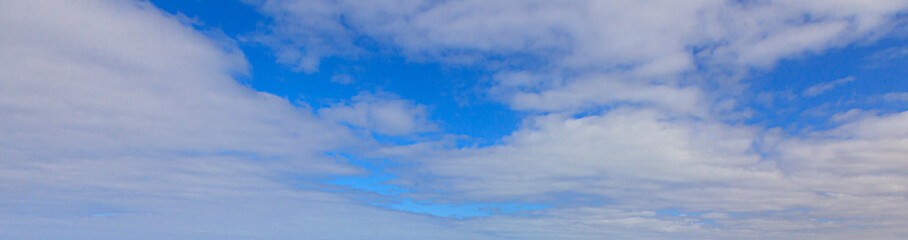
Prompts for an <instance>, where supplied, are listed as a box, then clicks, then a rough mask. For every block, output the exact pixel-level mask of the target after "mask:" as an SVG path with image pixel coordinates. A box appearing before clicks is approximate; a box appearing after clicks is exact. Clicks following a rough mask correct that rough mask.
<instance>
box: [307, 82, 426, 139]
mask: <svg viewBox="0 0 908 240" xmlns="http://www.w3.org/2000/svg"><path fill="white" fill-rule="evenodd" d="M318 114H319V115H320V116H322V117H323V118H325V119H329V120H333V121H337V122H341V123H346V124H350V125H352V126H356V127H362V128H366V129H369V130H371V131H374V132H376V133H380V134H387V135H395V136H405V135H411V134H414V133H420V132H428V131H435V130H437V126H436V125H435V124H433V123H432V122H431V121H430V120H429V119H428V118H427V117H428V115H429V114H428V113H427V112H426V106H424V105H419V104H415V103H413V102H411V101H408V100H404V99H400V98H399V97H397V96H396V95H393V94H390V93H385V92H378V93H376V94H371V93H368V92H361V93H359V95H356V96H354V97H353V98H352V99H351V101H350V102H346V103H339V104H335V105H334V106H331V107H328V108H322V109H319V110H318Z"/></svg>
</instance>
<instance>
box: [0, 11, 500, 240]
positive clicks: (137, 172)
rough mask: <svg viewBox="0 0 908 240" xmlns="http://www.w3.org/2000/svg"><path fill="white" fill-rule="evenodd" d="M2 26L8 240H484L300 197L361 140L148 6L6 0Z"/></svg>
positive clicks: (2, 156) (421, 220)
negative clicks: (245, 77) (251, 79)
mask: <svg viewBox="0 0 908 240" xmlns="http://www.w3.org/2000/svg"><path fill="white" fill-rule="evenodd" d="M0 30H2V32H4V33H5V34H2V35H0V112H2V114H0V182H3V184H0V222H3V224H0V238H4V239H225V238H229V239H233V238H242V239H297V238H306V239H364V238H378V239H427V238H443V239H483V238H485V237H484V236H482V235H476V234H471V233H469V232H463V231H457V230H456V229H457V228H456V226H455V227H452V226H445V225H446V223H444V222H443V221H439V220H438V219H434V218H429V217H425V216H416V215H411V214H403V213H398V212H393V211H389V210H382V209H379V208H376V207H371V206H366V205H361V204H359V203H357V202H354V201H352V200H348V199H346V198H344V197H342V196H338V195H332V194H326V193H320V192H317V191H314V190H305V189H301V188H299V187H297V186H295V184H296V183H298V182H297V181H300V180H299V179H311V178H317V177H319V176H324V175H326V174H342V173H353V172H355V169H353V168H350V167H348V166H345V165H340V164H338V163H337V162H336V160H335V159H331V158H329V157H325V156H324V155H322V152H324V151H331V150H334V149H337V148H339V147H350V146H355V145H356V144H358V143H359V142H362V141H364V140H362V139H356V138H354V137H353V135H354V134H352V133H351V131H350V130H348V129H346V128H344V127H342V126H340V125H338V124H333V123H330V122H327V121H324V120H321V119H320V118H319V117H318V116H315V115H314V114H312V113H311V112H309V110H307V109H305V108H298V107H295V106H293V105H291V104H290V103H289V102H288V101H287V100H286V99H282V98H279V97H276V96H274V95H271V94H268V93H262V92H256V91H254V90H251V89H248V88H246V87H244V86H242V85H240V84H238V83H237V82H236V81H234V79H233V78H232V75H235V74H242V73H243V72H245V71H246V68H247V66H246V63H245V60H244V59H243V55H242V54H241V53H239V52H238V51H237V49H236V47H234V46H232V45H230V44H229V42H228V41H227V40H221V41H219V40H213V39H211V38H210V36H205V35H203V34H201V33H199V32H197V31H196V30H194V29H193V28H192V27H191V26H187V25H183V24H181V23H179V22H178V20H177V18H176V17H173V16H169V15H167V14H164V13H163V12H161V11H159V10H157V9H156V8H155V7H154V6H152V5H151V4H149V3H147V2H143V1H100V0H85V1H65V0H64V1H18V0H13V1H2V2H0ZM48 229H52V230H48ZM438 234H441V235H438Z"/></svg>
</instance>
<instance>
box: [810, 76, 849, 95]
mask: <svg viewBox="0 0 908 240" xmlns="http://www.w3.org/2000/svg"><path fill="white" fill-rule="evenodd" d="M854 80H855V78H854V76H848V77H845V78H841V79H836V80H835V81H832V82H825V83H820V84H817V85H813V86H810V87H809V88H807V89H805V90H804V92H802V93H801V95H802V96H805V97H816V96H819V95H821V94H823V93H825V92H827V91H829V90H832V89H833V88H836V87H839V86H842V85H845V84H847V83H850V82H853V81H854Z"/></svg>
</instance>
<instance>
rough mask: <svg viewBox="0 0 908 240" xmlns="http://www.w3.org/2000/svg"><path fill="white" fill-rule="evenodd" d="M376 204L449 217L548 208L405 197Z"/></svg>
mask: <svg viewBox="0 0 908 240" xmlns="http://www.w3.org/2000/svg"><path fill="white" fill-rule="evenodd" d="M372 204H373V205H375V206H381V207H387V208H391V209H397V210H402V211H408V212H414V213H422V214H428V215H432V216H438V217H448V218H458V219H464V218H471V217H488V216H492V215H498V214H508V215H510V214H518V213H526V212H527V211H531V210H542V209H546V208H548V206H546V205H542V204H528V203H462V204H436V203H432V202H431V201H424V202H416V201H413V200H412V199H406V198H403V199H401V200H400V201H397V202H394V203H372Z"/></svg>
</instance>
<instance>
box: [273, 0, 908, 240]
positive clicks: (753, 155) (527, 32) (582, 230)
mask: <svg viewBox="0 0 908 240" xmlns="http://www.w3.org/2000/svg"><path fill="white" fill-rule="evenodd" d="M266 2H267V3H264V4H262V3H260V5H261V6H265V7H262V10H263V12H264V13H266V14H268V15H276V16H284V15H292V16H295V17H306V16H307V15H306V14H304V13H303V12H298V11H295V10H292V9H291V10H285V9H280V8H269V7H267V6H268V4H290V3H298V4H303V3H310V2H312V1H280V0H275V1H266ZM326 3H327V4H329V5H331V6H332V7H333V10H335V11H337V12H336V13H335V14H337V15H343V16H344V21H345V22H344V23H345V24H346V26H349V27H348V28H344V29H343V31H341V32H343V33H345V34H354V35H356V36H358V37H369V38H372V39H374V40H376V41H377V42H379V43H384V44H386V45H387V46H388V47H389V48H392V49H395V50H399V52H400V53H401V54H403V55H406V56H407V57H409V58H410V59H412V60H416V61H438V62H443V63H449V64H461V65H465V66H470V67H486V68H489V69H491V70H492V71H495V72H496V75H495V77H493V78H492V79H493V80H492V81H493V84H492V85H493V87H492V88H491V89H489V92H490V93H492V97H494V98H497V99H499V100H501V101H502V102H505V103H507V104H509V105H510V106H511V107H512V108H514V109H517V110H521V111H526V112H530V113H531V115H530V116H529V117H528V119H527V120H526V123H525V125H524V126H522V127H521V128H520V130H518V131H516V132H514V133H512V134H511V135H510V136H508V137H506V138H505V139H503V140H502V141H501V142H499V143H498V144H496V145H494V146H489V147H482V148H468V149H456V150H445V149H443V148H442V149H439V147H437V146H435V145H432V143H423V144H414V145H412V146H405V147H400V146H398V147H393V148H389V149H383V152H381V151H380V152H378V153H375V154H376V155H381V154H385V156H386V157H392V158H394V159H406V161H413V162H416V163H417V164H414V165H416V166H417V167H413V168H412V169H410V168H408V170H415V172H408V171H401V172H396V173H397V174H399V175H400V176H401V179H396V180H395V182H396V183H399V184H402V185H405V186H407V187H410V188H412V189H415V190H416V191H414V192H411V193H408V194H407V195H408V196H411V197H414V198H417V199H433V200H435V201H447V202H451V203H458V202H471V201H525V202H541V203H553V202H554V204H555V205H556V207H554V208H552V209H547V210H542V211H537V212H534V213H533V214H531V215H530V216H528V217H519V216H496V217H492V218H488V219H481V220H477V221H475V222H478V223H479V224H478V225H472V227H473V228H475V229H482V230H485V231H492V232H497V233H499V234H501V235H502V236H509V237H514V238H519V239H598V238H601V236H603V235H608V236H616V237H618V238H630V239H646V238H651V239H669V238H696V239H729V238H735V239H767V238H772V239H819V238H834V237H842V238H849V237H866V236H873V237H874V238H880V239H899V238H904V236H905V234H906V233H905V231H904V230H902V228H900V227H899V226H903V225H904V221H903V220H900V219H906V217H905V216H906V214H908V213H906V212H904V211H903V210H899V209H897V208H896V206H900V205H904V197H903V196H904V194H905V192H904V191H905V190H904V188H903V186H902V185H903V184H902V183H903V181H904V176H905V174H904V169H906V168H908V167H905V166H901V164H897V163H894V164H895V165H893V166H891V167H890V170H889V171H884V170H883V169H882V166H885V165H886V164H887V163H892V161H895V159H903V158H904V156H902V154H903V151H899V150H898V147H897V146H903V145H904V143H903V142H904V139H906V138H905V137H904V136H895V135H893V136H892V138H890V139H888V140H889V141H890V142H889V143H885V144H883V143H884V142H883V140H882V139H872V138H870V136H869V135H867V138H864V137H857V136H864V135H862V134H871V133H872V132H878V133H875V134H884V133H887V132H886V131H883V129H887V128H897V129H905V128H904V126H901V125H899V124H897V121H895V120H892V121H883V120H879V121H874V120H869V119H870V118H868V120H861V121H860V122H861V124H857V123H855V125H846V126H843V127H841V128H839V129H837V130H834V131H830V132H819V133H812V134H813V135H811V136H809V137H803V138H799V137H794V136H789V135H785V134H783V133H780V131H779V130H765V129H761V128H760V127H758V126H741V125H731V124H728V123H724V122H721V121H719V120H717V119H728V118H729V114H731V113H734V114H739V113H735V112H733V111H739V110H738V109H737V108H738V106H736V103H735V102H736V100H738V99H740V98H741V96H739V95H740V94H739V93H741V92H742V91H746V90H747V83H744V84H741V83H739V82H738V81H739V80H740V79H741V78H742V77H743V76H746V75H747V73H748V72H749V70H752V69H768V68H771V67H772V66H773V65H774V64H775V63H776V62H778V61H779V60H780V59H786V58H796V57H800V56H804V55H811V54H821V53H822V52H824V51H827V50H829V49H832V48H837V47H842V46H846V45H849V44H852V43H867V42H872V41H875V40H876V39H878V38H880V37H882V36H885V35H886V34H888V31H889V29H891V28H892V27H893V26H894V25H895V24H896V22H897V21H896V18H897V15H898V14H902V13H904V11H905V10H906V8H908V2H906V1H899V0H893V1H872V2H871V1H857V0H854V1H852V0H837V1H781V0H779V1H774V0H770V1H722V0H711V1H472V0H466V1H369V2H368V3H362V2H360V1H330V2H327V1H322V2H319V3H318V4H326ZM272 29H274V32H273V33H274V34H275V37H278V38H279V37H281V36H292V35H294V34H298V33H297V30H295V29H287V28H283V25H282V24H280V23H279V24H277V25H275V26H273V27H272ZM285 30H286V31H288V32H282V31H285ZM351 44H352V42H351ZM273 46H274V47H275V48H276V49H280V51H291V52H292V51H298V50H299V49H304V50H305V49H306V47H307V46H303V45H298V44H278V45H273ZM852 80H853V78H846V79H842V80H838V81H836V82H835V83H834V84H832V85H828V86H827V85H822V86H819V85H818V86H817V87H816V88H815V89H813V90H808V91H805V92H804V93H803V94H804V95H805V96H806V95H811V96H816V95H819V94H821V93H822V92H824V91H826V90H829V89H831V88H833V87H835V86H838V85H841V84H844V83H847V82H849V81H852ZM788 95H790V96H792V97H793V96H797V93H792V94H788ZM590 109H592V110H590ZM584 110H590V111H584ZM600 110H601V111H600ZM730 112H731V113H730ZM577 113H585V114H587V115H586V116H583V117H574V116H575V115H577ZM739 115H744V114H743V113H741V114H739ZM837 116H840V119H839V121H842V122H850V121H855V119H865V118H866V117H867V116H872V114H856V113H852V114H848V113H842V114H839V115H837ZM892 117H893V116H888V117H881V118H880V119H892ZM858 126H860V127H858ZM857 129H861V130H857ZM893 132H900V130H898V131H893ZM833 133H836V134H845V135H847V134H846V133H854V134H857V135H854V136H852V137H850V138H849V137H843V138H833V139H827V137H828V135H830V134H833ZM858 133H859V134H858ZM871 135H872V134H871ZM875 143H881V144H883V145H880V147H881V148H879V149H877V148H873V146H875V145H874V144H875ZM846 149H847V150H846ZM877 150H882V151H883V154H877V153H878V151H877ZM846 151H848V152H846ZM843 153H847V154H843ZM402 161H403V160H402ZM849 169H851V170H849ZM854 174H859V175H854ZM438 192H443V193H444V194H439V193H438ZM899 194H901V195H899ZM900 196H901V197H900ZM572 197H574V198H581V199H580V200H579V201H581V202H583V201H586V200H590V201H593V202H599V203H600V204H601V205H599V206H596V205H595V204H590V205H583V204H578V205H583V206H582V207H576V206H574V205H570V204H566V205H568V206H561V205H558V204H559V203H561V201H566V200H565V198H567V199H568V200H570V198H572ZM862 201H863V202H867V203H868V204H867V205H861V202H862ZM568 202H569V201H568ZM591 205H592V206H591ZM666 208H678V209H682V210H684V211H691V212H696V211H704V212H707V213H709V214H708V215H706V214H704V215H702V216H700V215H688V216H684V217H670V216H659V215H658V214H654V213H653V212H654V211H655V210H658V209H666ZM805 208H806V210H805ZM799 209H800V210H799ZM705 220H712V221H713V222H712V223H707V222H702V221H705ZM877 220H878V221H877ZM866 226H872V227H869V228H862V227H866Z"/></svg>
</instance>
